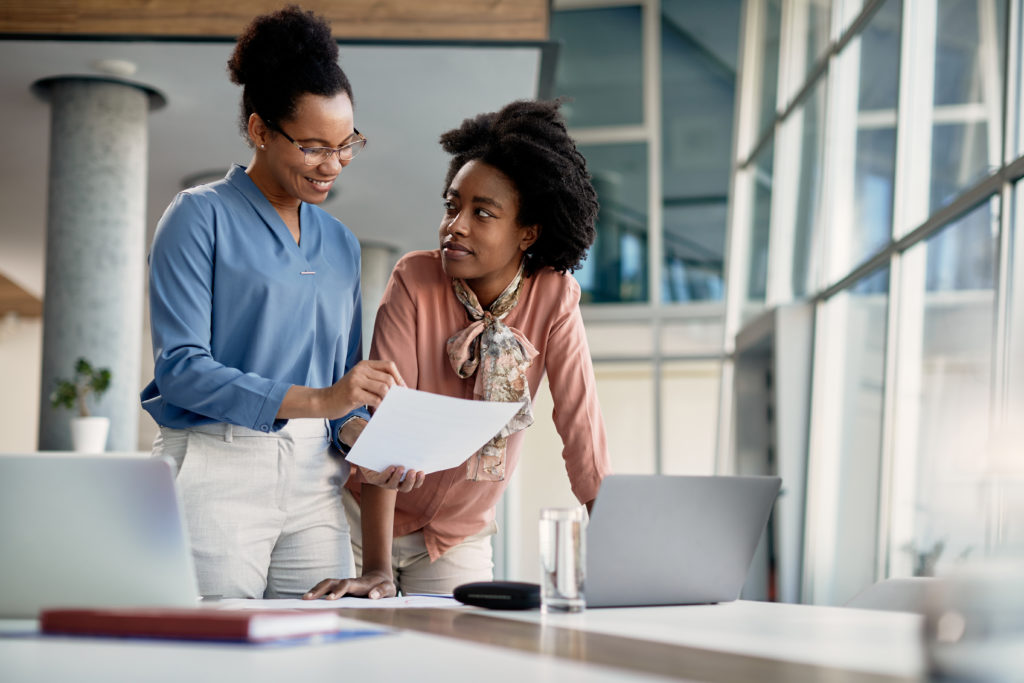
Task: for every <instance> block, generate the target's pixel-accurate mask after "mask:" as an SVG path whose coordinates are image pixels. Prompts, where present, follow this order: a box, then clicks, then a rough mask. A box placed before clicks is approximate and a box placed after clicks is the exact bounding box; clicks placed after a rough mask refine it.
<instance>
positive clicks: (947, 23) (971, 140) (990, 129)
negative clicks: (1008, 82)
mask: <svg viewBox="0 0 1024 683" xmlns="http://www.w3.org/2000/svg"><path fill="white" fill-rule="evenodd" d="M1005 25H1006V3H1005V2H996V1H994V0H938V3H937V5H936V35H935V79H934V111H933V115H932V157H931V158H932V174H931V188H930V204H929V206H930V207H931V210H932V211H934V210H935V209H937V208H940V207H942V206H944V205H946V204H948V203H949V202H951V201H952V200H953V199H954V198H955V197H956V195H957V194H958V193H959V192H960V191H961V190H963V189H965V188H967V187H970V186H971V185H973V184H974V183H976V182H977V181H978V180H980V179H981V178H983V177H984V176H986V175H988V174H989V173H990V172H991V171H992V169H994V168H996V167H998V166H999V165H1000V162H1001V159H1002V153H1001V148H1000V145H1001V141H1002V136H1001V130H1002V90H1003V77H1002V73H1003V58H1004V54H1005V39H1004V34H1005V28H1004V27H1005Z"/></svg>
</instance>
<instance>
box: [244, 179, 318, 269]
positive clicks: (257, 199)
mask: <svg viewBox="0 0 1024 683" xmlns="http://www.w3.org/2000/svg"><path fill="white" fill-rule="evenodd" d="M239 174H240V175H242V176H245V180H244V181H243V182H239V181H241V178H239ZM228 181H229V182H231V183H232V184H233V185H235V187H237V188H238V189H239V190H240V191H241V192H242V195H243V196H244V197H245V198H246V199H248V200H249V203H250V204H252V206H253V208H255V209H256V213H258V214H259V216H260V218H262V219H263V222H264V223H266V224H267V227H269V228H270V229H271V230H273V231H274V232H275V233H277V234H278V235H279V236H280V237H282V238H284V240H285V241H286V242H288V243H290V244H291V248H294V249H295V250H296V252H297V253H298V254H299V256H301V257H302V258H306V254H305V252H304V251H303V249H302V245H303V242H304V241H305V240H306V238H307V237H308V236H309V235H308V234H303V233H305V232H306V231H307V230H309V228H310V225H311V224H312V222H311V221H309V220H305V219H306V218H308V213H309V212H308V211H307V210H306V202H304V201H301V200H300V201H299V209H298V217H299V239H298V240H296V239H295V235H293V234H292V231H291V229H290V228H289V227H288V224H287V223H285V221H284V218H282V217H281V214H280V213H278V212H277V209H276V208H275V207H274V205H273V204H271V203H270V200H269V199H267V196H266V195H265V194H263V191H262V190H260V188H259V186H258V185H257V184H256V183H255V182H254V181H253V179H252V178H251V177H250V176H249V174H248V173H246V169H245V167H244V166H242V165H241V164H235V166H234V167H233V168H232V169H231V171H230V172H229V173H228Z"/></svg>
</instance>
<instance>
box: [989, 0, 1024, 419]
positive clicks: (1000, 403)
mask: <svg viewBox="0 0 1024 683" xmlns="http://www.w3.org/2000/svg"><path fill="white" fill-rule="evenodd" d="M1020 21H1021V3H1020V2H1010V3H1009V11H1008V12H1007V22H1006V33H1005V34H1004V35H1005V39H1006V55H1005V62H1004V64H1005V68H1004V69H1003V75H1004V78H1003V90H1002V104H1003V107H1002V112H1003V120H1002V129H1001V133H1002V137H1001V139H1002V162H1003V164H1004V166H1005V165H1006V164H1009V163H1010V162H1011V160H1013V159H1014V158H1015V157H1016V155H1017V149H1016V148H1017V139H1018V136H1019V134H1020V128H1019V126H1020V116H1019V114H1020V112H1018V111H1017V108H1018V107H1019V106H1020V101H1019V97H1020V78H1021V71H1020V50H1021V45H1020V28H1021V24H1020ZM1003 177H1004V183H1003V187H1002V191H1001V193H1000V194H1001V200H1000V204H999V243H998V244H999V246H998V249H999V251H998V261H997V263H998V269H999V270H998V271H997V280H996V302H995V303H996V309H995V310H996V321H995V331H994V332H995V336H994V337H993V339H994V340H995V344H994V346H995V348H994V349H993V359H994V361H993V365H992V377H993V385H994V386H993V402H992V414H993V416H995V417H996V420H995V423H996V424H997V425H998V426H999V427H1000V428H1005V427H1007V426H1008V424H1007V423H1008V421H1009V420H1012V419H1013V418H1012V415H1013V410H1014V407H1012V406H1011V405H1010V402H1011V400H1012V398H1013V374H1012V373H1013V372H1014V365H1015V362H1014V354H1013V348H1014V344H1015V340H1014V338H1013V331H1014V324H1013V321H1014V316H1013V309H1014V305H1015V292H1014V286H1015V278H1014V277H1013V267H1014V264H1020V263H1021V261H1019V260H1017V259H1015V258H1014V253H1013V252H1014V249H1019V246H1017V244H1016V242H1017V239H1016V237H1017V236H1016V235H1015V232H1016V231H1015V226H1014V224H1015V222H1016V221H1015V217H1016V216H1017V214H1018V212H1019V211H1020V207H1019V206H1017V201H1016V197H1015V196H1014V187H1013V182H1012V180H1011V179H1010V178H1009V177H1008V174H1007V173H1006V172H1005V170H1004V173H1003ZM1018 267H1019V266H1018Z"/></svg>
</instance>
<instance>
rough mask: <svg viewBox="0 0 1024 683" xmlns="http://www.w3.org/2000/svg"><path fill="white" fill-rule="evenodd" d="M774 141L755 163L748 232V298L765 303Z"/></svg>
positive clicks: (751, 300) (750, 300)
mask: <svg viewBox="0 0 1024 683" xmlns="http://www.w3.org/2000/svg"><path fill="white" fill-rule="evenodd" d="M773 160H774V154H773V148H772V145H771V144H769V145H767V146H766V147H765V148H764V149H763V150H762V151H761V152H760V153H759V154H758V155H757V158H756V159H754V162H753V164H752V165H751V171H752V173H751V176H750V178H751V182H753V184H754V191H753V193H752V194H751V196H752V199H753V206H752V210H751V216H750V226H749V232H748V237H747V238H748V240H749V246H748V249H749V251H748V262H747V301H748V303H753V304H755V305H756V304H764V298H765V290H766V288H767V285H768V228H769V226H770V225H771V212H772V163H773Z"/></svg>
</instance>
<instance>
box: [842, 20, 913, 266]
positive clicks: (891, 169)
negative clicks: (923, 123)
mask: <svg viewBox="0 0 1024 683" xmlns="http://www.w3.org/2000/svg"><path fill="white" fill-rule="evenodd" d="M901 16H902V2H901V1H900V0H888V2H885V3H884V4H882V6H881V7H879V8H878V10H877V11H876V12H875V14H874V15H873V16H872V17H871V19H870V21H869V23H868V24H867V26H866V27H865V28H864V30H863V31H862V32H861V33H860V34H859V35H858V36H857V37H856V38H854V39H853V40H851V41H850V43H849V44H848V45H847V46H846V48H845V49H844V50H843V52H842V53H840V54H839V56H838V57H837V58H836V59H835V60H834V62H833V64H834V76H833V78H834V81H833V82H834V83H835V87H834V93H833V96H832V97H831V100H832V103H833V104H832V106H833V110H832V119H833V126H834V129H835V133H834V135H833V138H834V144H833V151H834V158H835V159H836V164H835V168H836V169H837V170H836V173H835V177H834V179H833V182H832V200H831V218H830V220H829V221H828V225H829V227H830V229H831V234H830V236H829V244H830V247H831V251H830V260H829V264H830V265H829V268H830V269H829V277H830V279H831V280H832V281H835V280H836V279H838V278H840V277H842V276H843V275H845V274H846V273H847V272H849V271H850V269H851V268H853V267H854V266H855V265H856V264H858V263H860V262H861V261H863V260H864V259H866V258H868V257H869V256H871V255H872V254H874V253H875V252H877V251H878V250H879V249H881V248H882V247H883V246H884V245H885V244H887V243H888V242H889V239H890V236H891V234H892V212H893V179H894V177H895V168H896V110H897V100H898V97H899V62H900V22H901Z"/></svg>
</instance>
